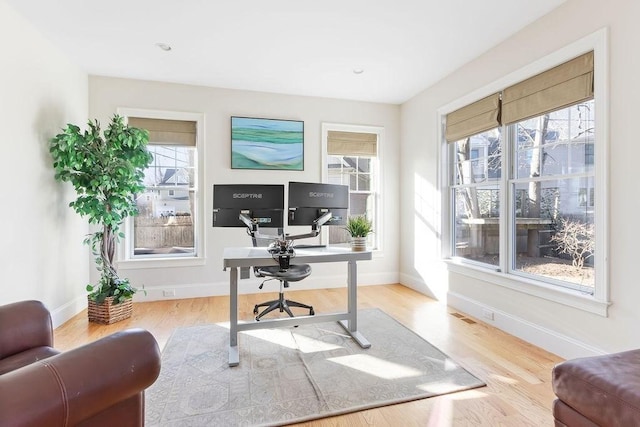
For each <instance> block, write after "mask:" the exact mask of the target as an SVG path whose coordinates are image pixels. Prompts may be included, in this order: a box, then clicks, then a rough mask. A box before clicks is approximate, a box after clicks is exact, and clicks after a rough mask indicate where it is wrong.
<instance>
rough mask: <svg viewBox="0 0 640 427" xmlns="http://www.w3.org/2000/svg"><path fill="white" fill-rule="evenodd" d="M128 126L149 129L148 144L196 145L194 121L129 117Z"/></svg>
mask: <svg viewBox="0 0 640 427" xmlns="http://www.w3.org/2000/svg"><path fill="white" fill-rule="evenodd" d="M128 123H129V126H132V127H136V128H141V129H146V130H148V131H149V144H157V145H186V146H190V147H195V146H196V122H192V121H187V120H165V119H147V118H141V117H129V122H128Z"/></svg>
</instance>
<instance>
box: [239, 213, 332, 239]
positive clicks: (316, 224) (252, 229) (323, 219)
mask: <svg viewBox="0 0 640 427" xmlns="http://www.w3.org/2000/svg"><path fill="white" fill-rule="evenodd" d="M238 218H239V219H240V221H242V222H243V223H244V225H246V226H247V229H248V230H249V234H250V235H251V237H252V238H253V239H272V240H276V241H278V242H280V243H279V244H282V242H283V241H287V242H291V241H293V240H298V239H307V238H309V237H317V236H318V235H319V234H320V230H321V228H322V226H323V225H324V224H326V223H327V222H329V221H330V220H331V218H333V215H332V214H331V211H327V212H325V213H324V214H322V215H321V216H319V217H318V218H316V219H315V220H314V221H313V224H312V225H311V232H310V233H305V234H295V235H293V236H291V235H288V234H285V236H284V239H279V238H274V236H271V235H266V234H260V226H259V224H258V223H257V222H256V221H254V220H253V219H251V217H250V216H249V215H247V214H246V213H240V215H239V216H238Z"/></svg>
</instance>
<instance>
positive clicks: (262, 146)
mask: <svg viewBox="0 0 640 427" xmlns="http://www.w3.org/2000/svg"><path fill="white" fill-rule="evenodd" d="M231 168H232V169H262V170H265V169H274V170H295V171H301V170H304V122H303V121H298V120H278V119H258V118H251V117H234V116H232V117H231Z"/></svg>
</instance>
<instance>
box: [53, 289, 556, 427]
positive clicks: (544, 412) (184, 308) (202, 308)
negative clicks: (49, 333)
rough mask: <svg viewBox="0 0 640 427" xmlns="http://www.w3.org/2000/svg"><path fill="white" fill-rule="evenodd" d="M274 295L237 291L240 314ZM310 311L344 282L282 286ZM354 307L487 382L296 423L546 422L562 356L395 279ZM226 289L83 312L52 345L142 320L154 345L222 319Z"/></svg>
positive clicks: (341, 294) (336, 297) (331, 305)
mask: <svg viewBox="0 0 640 427" xmlns="http://www.w3.org/2000/svg"><path fill="white" fill-rule="evenodd" d="M274 296H276V294H275V293H270V292H263V293H258V294H251V295H241V296H240V298H239V307H240V313H239V318H240V319H250V318H251V317H252V311H253V306H254V304H256V303H258V302H262V301H265V300H267V299H270V298H271V297H274ZM287 296H288V297H289V298H291V299H294V300H299V301H304V302H306V303H310V304H312V305H313V306H314V309H315V310H316V312H317V313H320V312H323V311H329V312H330V311H338V310H340V311H342V310H344V309H345V307H346V289H322V290H311V291H288V292H287ZM358 306H359V308H369V307H378V308H381V309H382V310H384V311H385V312H386V313H387V314H389V315H391V316H393V317H395V318H396V319H397V320H398V321H400V322H401V323H403V324H404V325H405V326H407V327H409V328H410V329H412V330H414V331H415V332H416V333H418V334H419V335H421V336H422V337H424V338H425V339H427V340H428V341H429V342H431V343H432V344H433V345H435V346H437V347H438V348H439V349H440V350H442V351H443V352H445V353H446V354H448V355H449V356H450V357H451V358H453V359H454V360H455V361H457V362H458V363H459V364H460V365H462V366H464V367H465V368H466V369H467V370H468V371H470V372H471V373H473V374H474V375H476V376H477V377H479V378H481V379H482V380H483V381H484V382H486V383H487V386H486V387H483V388H479V389H475V390H470V391H466V392H461V393H453V394H450V395H445V396H438V397H433V398H430V399H422V400H417V401H414V402H409V403H403V404H399V405H391V406H386V407H382V408H376V409H370V410H366V411H361V412H357V413H353V414H346V415H342V416H338V417H331V418H325V419H321V420H317V421H313V422H307V423H303V424H299V425H304V426H314V427H319V426H322V427H327V426H341V427H342V426H367V425H371V426H392V425H395V426H403V427H404V426H432V427H435V426H519V427H520V426H535V427H538V426H551V425H553V417H552V415H551V402H552V400H553V398H554V396H553V392H552V390H551V383H550V380H551V369H552V368H553V366H554V365H555V364H556V363H558V362H560V361H562V359H561V358H559V357H558V356H555V355H553V354H551V353H548V352H546V351H544V350H542V349H540V348H538V347H535V346H533V345H531V344H528V343H526V342H524V341H522V340H520V339H518V338H515V337H513V336H511V335H508V334H506V333H504V332H502V331H500V330H498V329H496V328H494V327H492V326H490V325H487V324H485V323H483V322H481V321H479V320H478V319H473V318H470V317H469V316H467V315H465V314H464V313H459V312H456V311H455V310H453V309H451V308H449V307H445V306H444V305H443V304H441V303H439V302H437V301H434V300H432V299H430V298H428V297H426V296H424V295H422V294H419V293H417V292H415V291H413V290H411V289H408V288H406V287H404V286H402V285H385V286H361V287H359V288H358ZM228 319H229V297H224V296H222V297H208V298H194V299H182V300H167V301H155V302H146V303H136V304H135V305H134V315H133V317H132V318H131V319H127V320H125V321H122V322H119V323H117V324H114V325H96V324H92V323H91V324H90V323H89V322H88V321H87V315H86V312H82V313H80V314H78V315H77V316H75V317H74V318H73V319H71V320H69V321H68V322H67V323H65V324H64V325H62V326H60V327H59V328H57V329H56V330H55V346H56V347H57V348H59V349H61V350H67V349H71V348H74V347H77V346H79V345H82V344H85V343H88V342H91V341H94V340H96V339H98V338H101V337H103V336H106V335H108V334H110V333H112V332H115V331H118V330H121V329H125V328H131V327H140V328H145V329H147V330H149V331H151V333H153V335H154V336H155V337H156V339H157V340H158V343H159V345H160V348H163V347H164V345H165V343H166V341H167V339H168V338H169V336H170V335H171V333H172V331H173V329H174V328H176V327H180V326H191V325H198V324H204V323H214V322H223V321H228Z"/></svg>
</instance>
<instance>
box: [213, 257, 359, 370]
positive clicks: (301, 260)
mask: <svg viewBox="0 0 640 427" xmlns="http://www.w3.org/2000/svg"><path fill="white" fill-rule="evenodd" d="M223 258H224V269H225V270H226V269H227V268H229V269H230V271H229V286H230V298H229V301H230V304H229V314H230V319H229V320H230V328H229V366H236V365H238V364H239V363H240V354H239V352H238V332H239V331H247V330H252V329H265V328H270V327H271V328H273V327H280V326H283V327H284V326H295V325H304V324H307V323H318V322H331V321H337V322H339V323H340V324H341V325H342V327H343V328H344V329H345V331H346V332H347V333H348V334H349V335H351V337H353V339H354V340H355V341H356V342H357V343H358V344H359V345H360V347H362V348H369V347H371V344H370V343H369V341H367V340H366V338H364V337H363V336H362V334H360V333H359V332H358V318H357V316H358V270H357V266H356V262H357V261H366V260H370V259H371V252H370V251H366V252H353V251H351V250H350V249H346V248H332V247H326V248H310V249H296V256H295V258H294V259H292V263H294V264H314V263H319V262H346V263H347V267H348V269H347V289H348V292H347V295H348V296H347V312H346V313H332V314H316V315H315V316H299V317H293V318H282V319H269V320H264V319H263V320H260V321H253V322H242V323H239V322H238V268H241V267H262V266H268V265H278V262H277V261H276V260H274V259H273V258H272V257H271V254H270V253H269V252H267V248H260V247H247V248H225V249H224V255H223Z"/></svg>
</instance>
